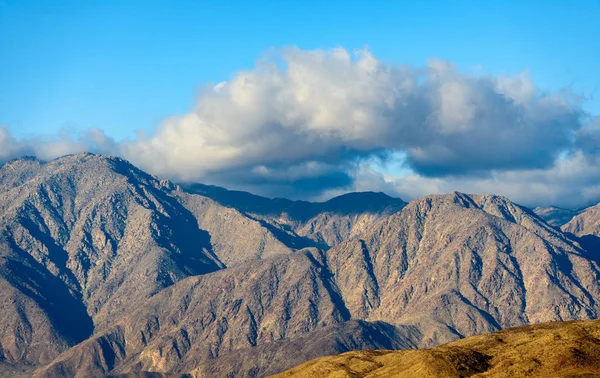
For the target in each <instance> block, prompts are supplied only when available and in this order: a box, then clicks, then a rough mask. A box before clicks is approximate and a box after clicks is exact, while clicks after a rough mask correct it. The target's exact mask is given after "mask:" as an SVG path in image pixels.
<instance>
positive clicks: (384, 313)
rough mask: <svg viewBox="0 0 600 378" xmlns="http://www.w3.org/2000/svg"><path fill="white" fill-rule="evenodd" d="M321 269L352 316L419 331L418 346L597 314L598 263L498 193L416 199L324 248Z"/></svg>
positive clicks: (599, 291) (455, 194)
mask: <svg viewBox="0 0 600 378" xmlns="http://www.w3.org/2000/svg"><path fill="white" fill-rule="evenodd" d="M327 265H328V266H329V269H330V270H331V272H332V274H333V275H334V277H335V279H336V283H337V285H338V287H339V289H340V293H341V295H342V297H343V298H344V300H345V304H346V306H347V308H348V311H349V312H350V315H351V317H352V318H361V319H366V320H383V321H387V322H390V323H392V324H411V325H415V326H417V327H418V328H419V329H420V330H422V332H423V336H424V337H423V339H422V341H421V343H420V346H433V345H439V344H440V343H443V342H448V341H451V340H455V339H457V338H459V337H465V336H470V335H474V334H478V333H484V332H490V331H495V330H498V329H501V328H505V327H513V326H517V325H522V324H527V323H538V322H546V321H552V320H566V319H590V318H595V317H596V316H597V313H598V299H599V298H600V288H599V281H598V280H599V278H600V273H599V270H598V265H597V264H596V263H595V262H594V261H592V260H590V259H588V258H587V256H586V254H585V253H584V251H582V250H581V249H580V248H578V247H577V246H576V245H574V244H572V243H571V242H570V240H569V239H567V238H566V237H565V236H564V235H563V234H562V233H560V232H559V231H557V230H555V229H553V228H552V227H550V226H548V225H547V224H546V223H545V222H543V221H542V220H541V219H539V218H538V217H536V216H535V215H534V214H533V213H531V212H530V211H529V210H528V209H526V208H523V207H520V206H517V205H515V204H513V203H511V202H510V201H508V200H506V199H505V198H502V197H496V196H487V195H486V196H481V195H471V196H469V195H464V194H460V193H454V194H450V195H444V196H430V197H426V198H424V199H421V200H416V201H413V202H411V203H410V204H409V205H408V206H407V207H406V208H404V209H403V210H402V211H401V212H400V213H398V214H395V215H393V216H391V217H389V218H387V219H386V220H385V221H383V222H382V223H380V224H379V225H378V227H376V228H375V229H372V230H371V231H369V232H368V233H366V234H365V235H362V236H361V238H360V239H354V240H350V241H348V242H345V243H342V244H340V245H339V246H338V247H336V248H333V249H332V250H330V251H329V252H328V253H327ZM348 266H352V267H353V268H352V269H348V268H347V267H348Z"/></svg>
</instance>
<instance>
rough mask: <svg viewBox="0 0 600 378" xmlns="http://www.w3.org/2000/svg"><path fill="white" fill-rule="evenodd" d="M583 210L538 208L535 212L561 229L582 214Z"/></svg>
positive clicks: (552, 207)
mask: <svg viewBox="0 0 600 378" xmlns="http://www.w3.org/2000/svg"><path fill="white" fill-rule="evenodd" d="M582 211H583V210H582V209H561V208H560V207H555V206H548V207H536V208H535V209H533V212H534V213H536V214H537V216H539V217H540V218H542V219H543V220H545V221H546V222H547V223H548V224H549V225H551V226H554V227H560V226H562V225H564V224H565V223H567V222H569V221H570V220H571V219H573V217H574V216H575V215H577V214H579V213H581V212H582Z"/></svg>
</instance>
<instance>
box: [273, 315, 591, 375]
mask: <svg viewBox="0 0 600 378" xmlns="http://www.w3.org/2000/svg"><path fill="white" fill-rule="evenodd" d="M467 376H468V377H490V378H508V377H532V376H534V377H597V376H600V322H599V321H598V320H594V321H583V322H555V323H544V324H538V325H531V326H524V327H519V328H511V329H507V330H504V331H501V332H497V333H492V334H489V335H483V336H474V337H469V338H467V339H464V340H460V341H457V342H454V343H451V344H446V345H443V346H441V347H437V348H434V349H428V350H418V351H395V352H393V351H364V352H349V353H345V354H342V355H339V356H331V357H323V358H320V359H317V360H314V361H309V362H307V363H304V364H302V365H300V366H298V367H296V368H294V369H291V370H289V371H286V372H284V373H281V374H278V375H275V376H274V378H275V377H276V378H287V377H294V378H303V377H310V378H326V377H331V378H333V377H336V378H363V377H364V378H369V377H378V378H387V377H390V378H391V377H395V378H403V377H406V378H420V377H448V378H454V377H456V378H459V377H467Z"/></svg>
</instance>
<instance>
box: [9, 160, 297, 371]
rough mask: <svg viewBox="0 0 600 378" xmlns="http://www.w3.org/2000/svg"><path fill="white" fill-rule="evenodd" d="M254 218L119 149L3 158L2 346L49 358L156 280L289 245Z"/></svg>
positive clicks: (32, 358)
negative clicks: (145, 168) (43, 158)
mask: <svg viewBox="0 0 600 378" xmlns="http://www.w3.org/2000/svg"><path fill="white" fill-rule="evenodd" d="M291 250H292V249H290V248H289V247H288V246H286V244H285V242H282V241H281V240H279V239H278V238H277V237H276V236H275V235H274V234H273V233H272V232H271V231H269V230H268V229H267V228H265V227H264V226H262V225H261V223H260V222H258V221H256V220H253V219H250V218H248V217H246V216H244V215H243V214H241V213H239V212H238V211H236V210H234V209H228V208H225V207H223V206H221V205H218V204H217V203H215V202H214V201H211V200H210V199H207V198H204V197H200V196H197V195H190V194H186V193H183V192H181V191H179V190H177V188H176V187H175V186H174V185H173V184H172V183H170V182H168V181H161V180H158V179H157V178H155V177H152V176H150V175H148V174H146V173H144V172H142V171H140V170H138V169H137V168H135V167H133V166H132V165H131V164H129V163H128V162H126V161H124V160H121V159H119V158H111V157H102V156H95V155H92V154H79V155H72V156H66V157H63V158H60V159H56V160H53V161H51V162H48V163H43V162H40V161H38V160H36V159H34V158H24V159H18V160H15V161H12V162H9V163H7V164H5V165H4V166H3V167H2V168H1V169H0V286H1V287H2V290H1V291H0V300H1V301H2V306H0V319H1V320H0V322H1V324H2V327H1V328H0V329H1V330H0V358H1V359H2V360H5V361H9V362H14V363H17V362H23V363H31V364H38V363H46V362H49V361H50V360H52V359H53V358H54V357H56V356H57V355H58V354H59V353H60V352H62V351H64V350H65V349H67V348H68V347H70V346H72V345H74V344H76V343H78V342H80V341H82V340H84V339H86V338H88V337H89V336H90V335H91V334H92V332H93V330H94V329H101V328H103V327H106V326H108V325H109V324H111V323H113V322H114V321H115V320H117V319H118V318H120V317H121V316H122V315H123V314H125V313H128V312H130V311H131V310H133V309H135V308H137V307H139V306H140V305H141V304H142V303H143V302H144V301H145V300H146V299H147V298H149V297H150V296H152V295H154V294H156V293H157V292H159V291H160V290H161V289H163V288H165V287H168V286H170V285H172V284H173V283H175V282H178V281H180V280H181V279H183V278H186V277H189V276H196V275H199V274H205V273H209V272H213V271H216V270H218V269H221V268H224V267H226V266H227V265H229V264H236V263H238V262H240V261H246V260H249V259H257V258H262V257H263V256H274V255H277V254H281V253H290V252H291Z"/></svg>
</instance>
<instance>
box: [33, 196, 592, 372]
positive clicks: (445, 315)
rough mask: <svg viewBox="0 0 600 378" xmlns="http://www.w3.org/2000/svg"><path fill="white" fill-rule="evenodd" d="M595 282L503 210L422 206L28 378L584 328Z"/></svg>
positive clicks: (191, 286) (166, 312) (140, 324)
mask: <svg viewBox="0 0 600 378" xmlns="http://www.w3.org/2000/svg"><path fill="white" fill-rule="evenodd" d="M599 278H600V272H599V268H598V265H597V264H596V262H595V261H593V260H592V259H589V258H588V257H587V254H586V253H585V251H583V250H582V249H581V248H580V247H579V245H578V244H576V243H573V242H572V240H571V239H569V238H568V237H567V236H566V235H564V234H563V233H561V232H560V231H559V230H556V229H554V228H552V227H551V226H549V225H548V224H547V223H545V222H544V221H543V220H542V219H540V218H539V217H537V216H536V215H535V214H534V213H533V212H531V211H530V210H528V209H526V208H523V207H520V206H518V205H515V204H513V203H511V202H510V201H508V200H507V199H506V198H502V197H497V196H490V195H465V194H461V193H453V194H449V195H442V196H429V197H426V198H423V199H419V200H416V201H413V202H411V203H410V204H409V205H407V206H406V207H405V208H403V209H402V211H400V212H399V213H395V214H393V215H391V216H388V217H387V218H385V219H383V220H381V221H380V222H378V223H377V224H375V225H373V226H372V227H368V228H367V229H366V231H365V232H363V233H361V234H360V235H359V236H357V237H355V238H351V239H349V240H346V241H343V242H341V243H339V244H338V245H337V246H335V247H333V248H331V249H329V250H328V251H323V250H319V249H315V248H309V249H305V250H302V251H299V252H296V253H294V254H284V255H278V256H274V257H269V258H264V259H262V260H255V261H246V262H240V263H239V264H238V265H237V266H235V267H231V268H227V269H224V270H220V271H217V272H214V273H210V274H205V275H202V276H197V277H190V278H187V279H185V280H183V281H180V282H178V283H176V284H174V285H172V286H171V287H169V288H167V289H164V290H162V291H161V292H160V293H158V294H157V295H155V296H153V297H152V298H150V299H149V300H147V301H146V302H145V303H144V304H143V305H141V306H139V309H138V310H137V311H135V312H133V313H131V314H130V315H128V316H126V317H123V318H121V319H120V320H119V321H117V322H115V323H114V324H113V325H112V326H111V327H108V328H106V329H104V330H102V331H100V332H97V333H96V334H95V335H94V336H92V337H91V338H90V339H88V340H86V341H84V342H83V343H81V344H79V345H77V346H75V347H73V348H71V349H70V350H68V351H67V352H65V353H63V354H62V355H61V356H59V357H58V358H57V359H56V360H54V361H53V362H52V363H51V364H50V365H48V366H47V367H45V368H43V369H40V370H38V371H37V373H36V374H37V376H60V375H67V376H70V375H76V374H79V376H88V375H99V374H107V373H111V374H117V373H118V374H126V373H131V372H135V371H153V372H163V373H176V374H182V373H191V374H195V375H197V376H204V375H208V376H211V375H219V376H249V377H255V376H263V375H265V374H267V373H269V374H270V373H275V372H277V371H282V370H284V369H286V368H288V367H289V366H291V364H292V363H297V362H298V361H299V360H301V359H302V358H309V357H314V356H318V355H324V354H329V353H332V352H334V353H335V352H338V351H339V350H340V349H341V350H344V349H352V348H366V349H371V348H373V347H374V346H375V345H382V344H386V345H389V346H387V347H386V348H412V347H416V346H419V347H428V346H435V345H439V344H442V343H444V342H448V341H452V340H456V339H459V338H462V337H467V336H470V335H475V334H480V333H487V332H491V331H496V330H499V329H501V328H505V327H513V326H518V325H522V324H527V323H539V322H546V321H552V320H568V319H591V318H595V317H597V314H598V311H599V308H598V306H599V305H598V303H600V288H599ZM353 321H363V322H362V323H358V324H360V326H357V325H356V324H357V323H354V324H355V326H350V325H348V324H351V323H348V322H353ZM365 321H366V322H365ZM328 327H329V328H328ZM357 327H358V328H357ZM332 329H334V330H336V331H335V332H333V331H327V330H332ZM357 329H359V330H358V331H356V330H357ZM351 330H354V331H351ZM332 333H333V334H332ZM324 334H332V335H331V336H330V337H329V338H327V337H324V336H323V335H324ZM317 335H318V336H317ZM319 340H324V341H323V343H321V342H320V341H319ZM340 340H341V341H340ZM328 343H329V344H328ZM298 345H302V352H303V353H302V354H300V353H292V356H291V357H288V358H285V359H280V358H281V357H280V356H282V355H281V354H278V351H294V350H296V349H297V348H298ZM335 345H338V348H337V349H338V350H336V348H335V347H334V346H335ZM269 356H273V357H278V359H275V358H271V357H269ZM242 361H251V362H249V363H243V362H242Z"/></svg>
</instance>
